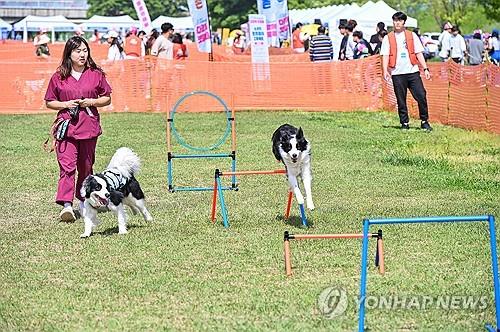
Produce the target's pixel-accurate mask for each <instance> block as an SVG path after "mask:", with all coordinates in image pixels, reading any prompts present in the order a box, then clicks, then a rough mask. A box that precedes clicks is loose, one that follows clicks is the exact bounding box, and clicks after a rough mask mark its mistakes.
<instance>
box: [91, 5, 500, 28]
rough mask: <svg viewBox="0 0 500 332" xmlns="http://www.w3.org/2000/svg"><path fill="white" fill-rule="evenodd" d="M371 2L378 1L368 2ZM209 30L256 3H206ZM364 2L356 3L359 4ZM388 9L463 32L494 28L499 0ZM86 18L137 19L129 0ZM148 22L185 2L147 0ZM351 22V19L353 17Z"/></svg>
mask: <svg viewBox="0 0 500 332" xmlns="http://www.w3.org/2000/svg"><path fill="white" fill-rule="evenodd" d="M372 1H374V2H376V1H378V0H372ZM207 2H208V7H209V10H210V20H211V25H212V27H213V28H220V27H228V28H239V26H240V24H241V23H244V22H246V21H247V20H248V14H256V13H257V2H256V0H207ZM366 2H367V0H363V1H356V3H357V4H358V5H360V6H361V5H363V4H364V3H366ZM385 2H386V3H387V4H388V5H389V6H391V7H392V8H395V9H398V10H401V11H404V12H405V13H406V14H408V15H409V16H411V17H415V18H416V19H418V20H419V25H420V27H421V30H423V31H436V30H437V29H439V28H440V27H441V26H442V24H443V23H444V22H447V21H450V22H452V23H453V24H454V25H456V26H458V27H459V28H461V29H462V30H464V31H468V30H471V29H475V28H487V27H494V26H495V25H498V22H499V21H500V5H499V0H385ZM351 3H353V1H349V0H288V8H289V9H305V8H313V7H323V6H328V5H340V4H351ZM88 4H89V6H90V8H89V10H88V16H89V17H90V16H92V15H96V14H97V15H104V16H117V15H130V16H131V17H133V18H135V19H137V14H136V12H135V9H134V5H133V3H132V0H88ZM146 6H147V7H148V11H149V15H150V16H151V18H152V19H154V18H156V17H158V16H160V15H166V16H174V17H177V16H187V15H189V11H188V6H187V1H186V0H171V1H161V0H147V1H146ZM354 19H355V18H354Z"/></svg>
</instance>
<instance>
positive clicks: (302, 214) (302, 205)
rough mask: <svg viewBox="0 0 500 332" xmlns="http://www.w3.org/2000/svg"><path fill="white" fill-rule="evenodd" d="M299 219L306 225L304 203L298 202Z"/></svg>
mask: <svg viewBox="0 0 500 332" xmlns="http://www.w3.org/2000/svg"><path fill="white" fill-rule="evenodd" d="M299 210H300V219H302V225H304V226H305V227H307V218H306V211H305V210H304V204H299Z"/></svg>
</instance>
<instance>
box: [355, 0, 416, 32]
mask: <svg viewBox="0 0 500 332" xmlns="http://www.w3.org/2000/svg"><path fill="white" fill-rule="evenodd" d="M395 12H397V10H396V9H394V8H391V7H390V6H389V5H388V4H386V3H385V2H384V1H383V0H379V1H378V2H376V3H374V4H372V5H371V6H369V7H366V8H365V7H364V6H363V7H362V8H361V10H360V11H359V12H357V13H356V17H355V18H354V19H355V20H356V21H358V24H359V25H361V26H371V27H373V28H375V26H376V25H377V23H378V22H384V23H385V25H386V26H392V15H394V13H395ZM405 26H407V27H417V20H416V19H414V18H412V17H408V19H407V20H406V24H405Z"/></svg>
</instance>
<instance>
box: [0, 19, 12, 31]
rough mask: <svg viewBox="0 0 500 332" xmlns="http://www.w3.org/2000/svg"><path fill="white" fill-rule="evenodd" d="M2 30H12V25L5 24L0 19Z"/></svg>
mask: <svg viewBox="0 0 500 332" xmlns="http://www.w3.org/2000/svg"><path fill="white" fill-rule="evenodd" d="M0 29H1V30H12V25H10V24H9V23H7V22H5V21H4V20H2V19H1V18H0Z"/></svg>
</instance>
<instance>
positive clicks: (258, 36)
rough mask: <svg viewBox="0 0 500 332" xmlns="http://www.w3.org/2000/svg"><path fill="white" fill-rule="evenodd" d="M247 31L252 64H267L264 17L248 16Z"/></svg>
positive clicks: (267, 47)
mask: <svg viewBox="0 0 500 332" xmlns="http://www.w3.org/2000/svg"><path fill="white" fill-rule="evenodd" d="M248 29H249V33H250V44H251V50H252V63H269V46H268V44H267V38H266V34H267V33H266V31H267V25H266V17H265V16H264V15H248Z"/></svg>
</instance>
